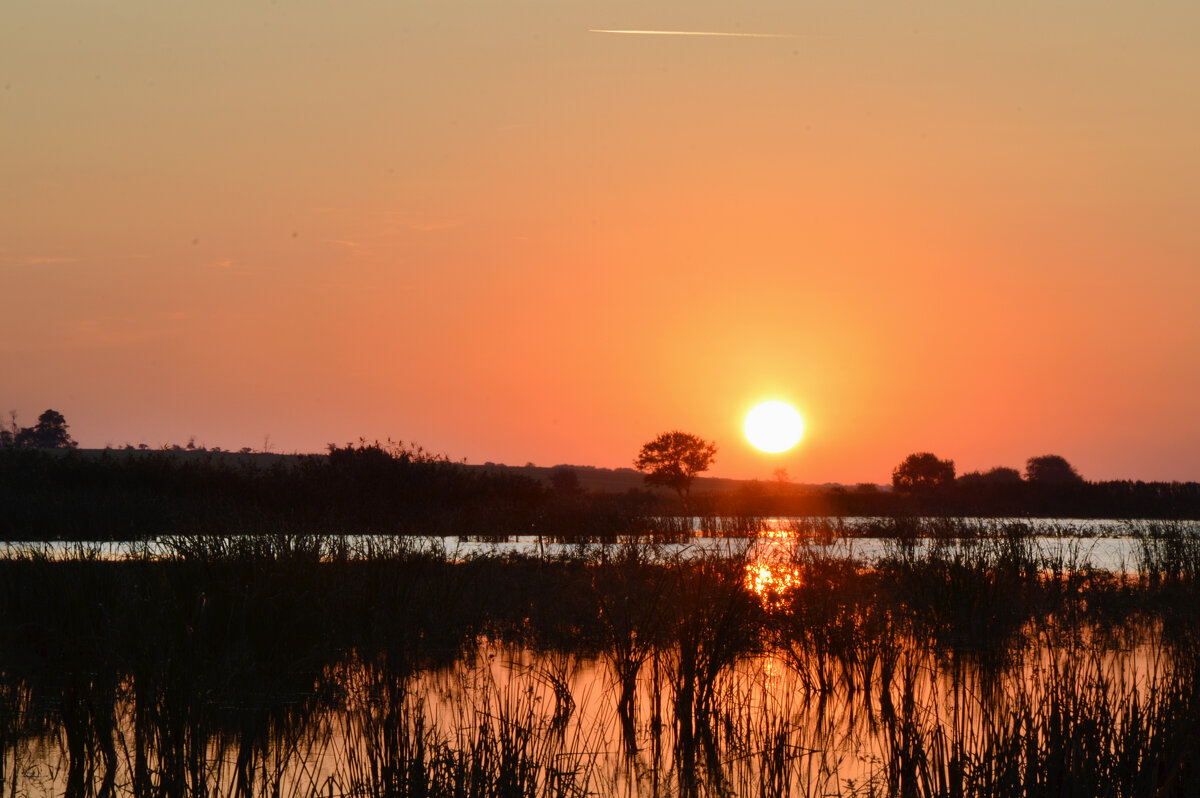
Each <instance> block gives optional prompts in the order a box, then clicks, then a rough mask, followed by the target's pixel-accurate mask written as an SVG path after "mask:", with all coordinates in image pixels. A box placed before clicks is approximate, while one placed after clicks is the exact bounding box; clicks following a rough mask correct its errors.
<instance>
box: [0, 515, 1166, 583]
mask: <svg viewBox="0 0 1200 798" xmlns="http://www.w3.org/2000/svg"><path fill="white" fill-rule="evenodd" d="M886 521H887V519H878V518H842V519H805V518H770V519H755V520H754V522H753V523H754V524H755V526H756V527H757V528H758V529H757V532H756V534H755V535H754V536H746V535H737V534H720V535H712V534H706V527H708V526H711V524H709V523H705V521H704V519H699V518H697V519H694V521H693V524H692V530H691V534H690V535H688V536H687V537H686V540H683V541H681V542H656V543H654V544H653V546H648V547H647V549H648V556H650V557H651V558H657V559H660V560H663V561H670V560H674V559H677V558H688V557H696V556H703V555H709V554H723V553H724V554H733V555H739V556H740V555H742V554H743V553H745V552H750V553H751V556H752V558H756V559H763V560H766V561H774V560H775V559H777V558H778V557H779V556H780V554H781V552H782V550H783V549H785V548H790V547H794V546H803V547H804V548H806V549H808V550H809V551H811V552H812V553H813V554H814V555H820V556H830V557H845V558H855V559H857V560H860V561H862V562H863V563H864V564H866V565H870V564H872V563H873V562H875V561H877V560H879V559H880V558H881V557H885V556H890V555H894V554H895V553H896V552H897V541H896V539H895V538H884V537H871V536H860V535H861V534H862V533H863V531H864V530H870V529H871V528H872V526H873V525H874V526H878V525H879V524H880V523H885V522H886ZM830 522H833V524H834V525H832V526H831V525H830ZM955 523H958V524H961V525H962V527H963V528H964V529H966V530H968V531H969V532H970V533H971V534H972V535H979V536H983V537H994V536H996V535H998V534H1001V533H1002V531H1003V530H1004V529H1005V528H1006V527H1009V526H1017V527H1019V528H1021V529H1023V530H1025V531H1027V533H1028V534H1030V535H1032V536H1033V537H1032V539H1031V545H1032V546H1033V552H1034V554H1035V556H1037V557H1038V558H1039V559H1040V560H1042V561H1043V562H1044V563H1045V564H1046V566H1047V567H1062V566H1064V565H1071V566H1075V567H1081V568H1083V567H1086V568H1094V569H1099V570H1105V571H1111V572H1114V573H1126V572H1129V571H1131V570H1132V569H1133V568H1134V566H1135V564H1136V562H1137V559H1138V554H1139V552H1140V551H1141V541H1142V540H1143V539H1144V538H1145V537H1146V536H1147V535H1148V534H1150V533H1151V532H1152V531H1153V530H1154V529H1156V528H1159V527H1161V526H1162V524H1163V523H1171V522H1150V521H1124V520H1114V519H1099V520H1096V519H1069V518H1058V519H970V518H968V519H958V520H956V522H955ZM1185 523H1186V522H1185ZM814 526H815V527H816V528H818V529H820V530H821V532H822V534H814V533H813V531H812V530H813V528H814ZM797 530H802V533H801V534H797ZM825 533H828V534H825ZM339 540H344V541H345V542H346V544H347V545H348V546H349V547H350V548H351V549H352V550H368V549H370V548H372V547H379V546H390V545H393V544H394V543H395V538H393V537H391V536H383V535H381V536H368V535H351V536H345V537H341V538H339ZM645 540H647V539H646V538H639V539H635V540H629V539H618V541H617V542H615V543H614V542H610V543H591V542H588V543H576V542H570V543H564V542H559V541H554V540H551V539H549V538H546V537H537V536H533V535H527V536H512V537H508V538H505V539H503V540H482V539H479V538H471V537H432V536H431V537H408V538H405V539H404V543H405V545H406V546H407V547H409V548H411V549H413V550H417V551H430V552H439V553H444V554H445V556H447V557H448V558H450V559H465V558H470V557H479V556H491V555H495V556H507V555H521V556H540V557H553V558H557V557H562V556H572V555H588V556H601V555H603V554H605V553H606V552H612V551H615V550H617V549H619V547H620V546H622V545H630V544H640V543H642V542H644V541H645ZM179 542H180V539H176V538H172V537H171V536H163V537H159V538H154V539H151V540H146V541H138V542H129V541H108V542H102V541H83V542H67V541H50V542H37V543H0V557H13V556H17V555H31V554H33V555H37V556H42V557H47V558H49V559H69V558H74V557H79V556H88V557H94V558H97V559H106V560H120V559H126V558H130V557H150V558H161V557H167V556H171V555H173V554H175V553H176V552H177V551H178V543H179ZM942 543H945V541H942ZM937 545H940V544H939V542H938V541H936V540H933V539H930V538H918V539H915V540H913V541H912V546H913V548H912V551H913V553H915V554H916V555H917V556H920V555H923V554H925V553H927V552H928V551H929V550H930V549H931V548H933V547H935V546H937Z"/></svg>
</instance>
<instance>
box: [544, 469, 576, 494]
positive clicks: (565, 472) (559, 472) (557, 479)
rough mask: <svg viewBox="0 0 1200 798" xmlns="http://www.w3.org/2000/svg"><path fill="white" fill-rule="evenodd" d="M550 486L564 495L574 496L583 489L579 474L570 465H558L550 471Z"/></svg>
mask: <svg viewBox="0 0 1200 798" xmlns="http://www.w3.org/2000/svg"><path fill="white" fill-rule="evenodd" d="M550 487H551V488H552V489H553V490H554V492H555V493H557V494H559V495H562V496H574V495H576V494H578V493H581V492H582V491H583V488H582V487H581V486H580V484H579V475H578V474H576V473H575V469H573V468H571V467H570V466H557V467H556V468H555V469H554V470H553V471H551V472H550Z"/></svg>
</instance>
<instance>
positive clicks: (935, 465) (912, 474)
mask: <svg viewBox="0 0 1200 798" xmlns="http://www.w3.org/2000/svg"><path fill="white" fill-rule="evenodd" d="M953 483H954V461H953V460H939V459H938V458H937V456H936V455H934V454H930V453H929V452H918V453H916V454H910V455H909V456H908V457H906V458H904V462H902V463H900V465H898V466H896V468H895V469H894V470H893V471H892V487H893V488H895V489H896V490H898V491H901V492H903V493H927V492H929V491H931V490H935V489H937V488H941V487H944V486H946V485H951V484H953Z"/></svg>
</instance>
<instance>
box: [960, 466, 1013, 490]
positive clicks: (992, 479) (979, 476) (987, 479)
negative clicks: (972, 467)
mask: <svg viewBox="0 0 1200 798" xmlns="http://www.w3.org/2000/svg"><path fill="white" fill-rule="evenodd" d="M957 482H958V484H960V485H1016V484H1019V483H1020V482H1021V472H1020V471H1018V470H1017V469H1015V468H1008V467H1006V466H997V467H996V468H993V469H991V470H989V471H983V472H980V471H971V472H970V473H967V474H963V475H962V476H960V477H959V478H958V480H957Z"/></svg>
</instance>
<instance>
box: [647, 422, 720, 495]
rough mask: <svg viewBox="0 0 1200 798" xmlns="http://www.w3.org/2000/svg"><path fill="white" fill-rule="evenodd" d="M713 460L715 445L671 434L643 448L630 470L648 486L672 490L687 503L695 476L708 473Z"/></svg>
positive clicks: (694, 438)
mask: <svg viewBox="0 0 1200 798" xmlns="http://www.w3.org/2000/svg"><path fill="white" fill-rule="evenodd" d="M716 456H717V446H716V444H714V443H711V442H709V441H706V440H704V439H703V438H701V437H698V436H696V435H692V434H689V433H687V432H680V431H679V430H672V431H671V432H664V433H663V434H662V435H659V436H658V437H657V438H655V439H654V440H652V441H650V442H649V443H647V444H646V445H645V446H643V447H642V451H641V452H640V453H639V454H638V456H637V459H636V460H634V461H633V466H634V468H636V469H637V470H638V471H641V472H642V473H644V474H645V475H646V484H647V485H660V486H662V487H666V488H671V489H672V490H674V491H675V492H676V493H678V494H679V498H680V499H682V500H683V501H684V503H686V502H687V498H688V494H689V493H690V491H691V489H692V481H693V480H694V479H695V478H696V475H697V474H699V473H700V472H702V471H707V470H708V467H709V466H711V465H712V464H713V460H715V459H716Z"/></svg>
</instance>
